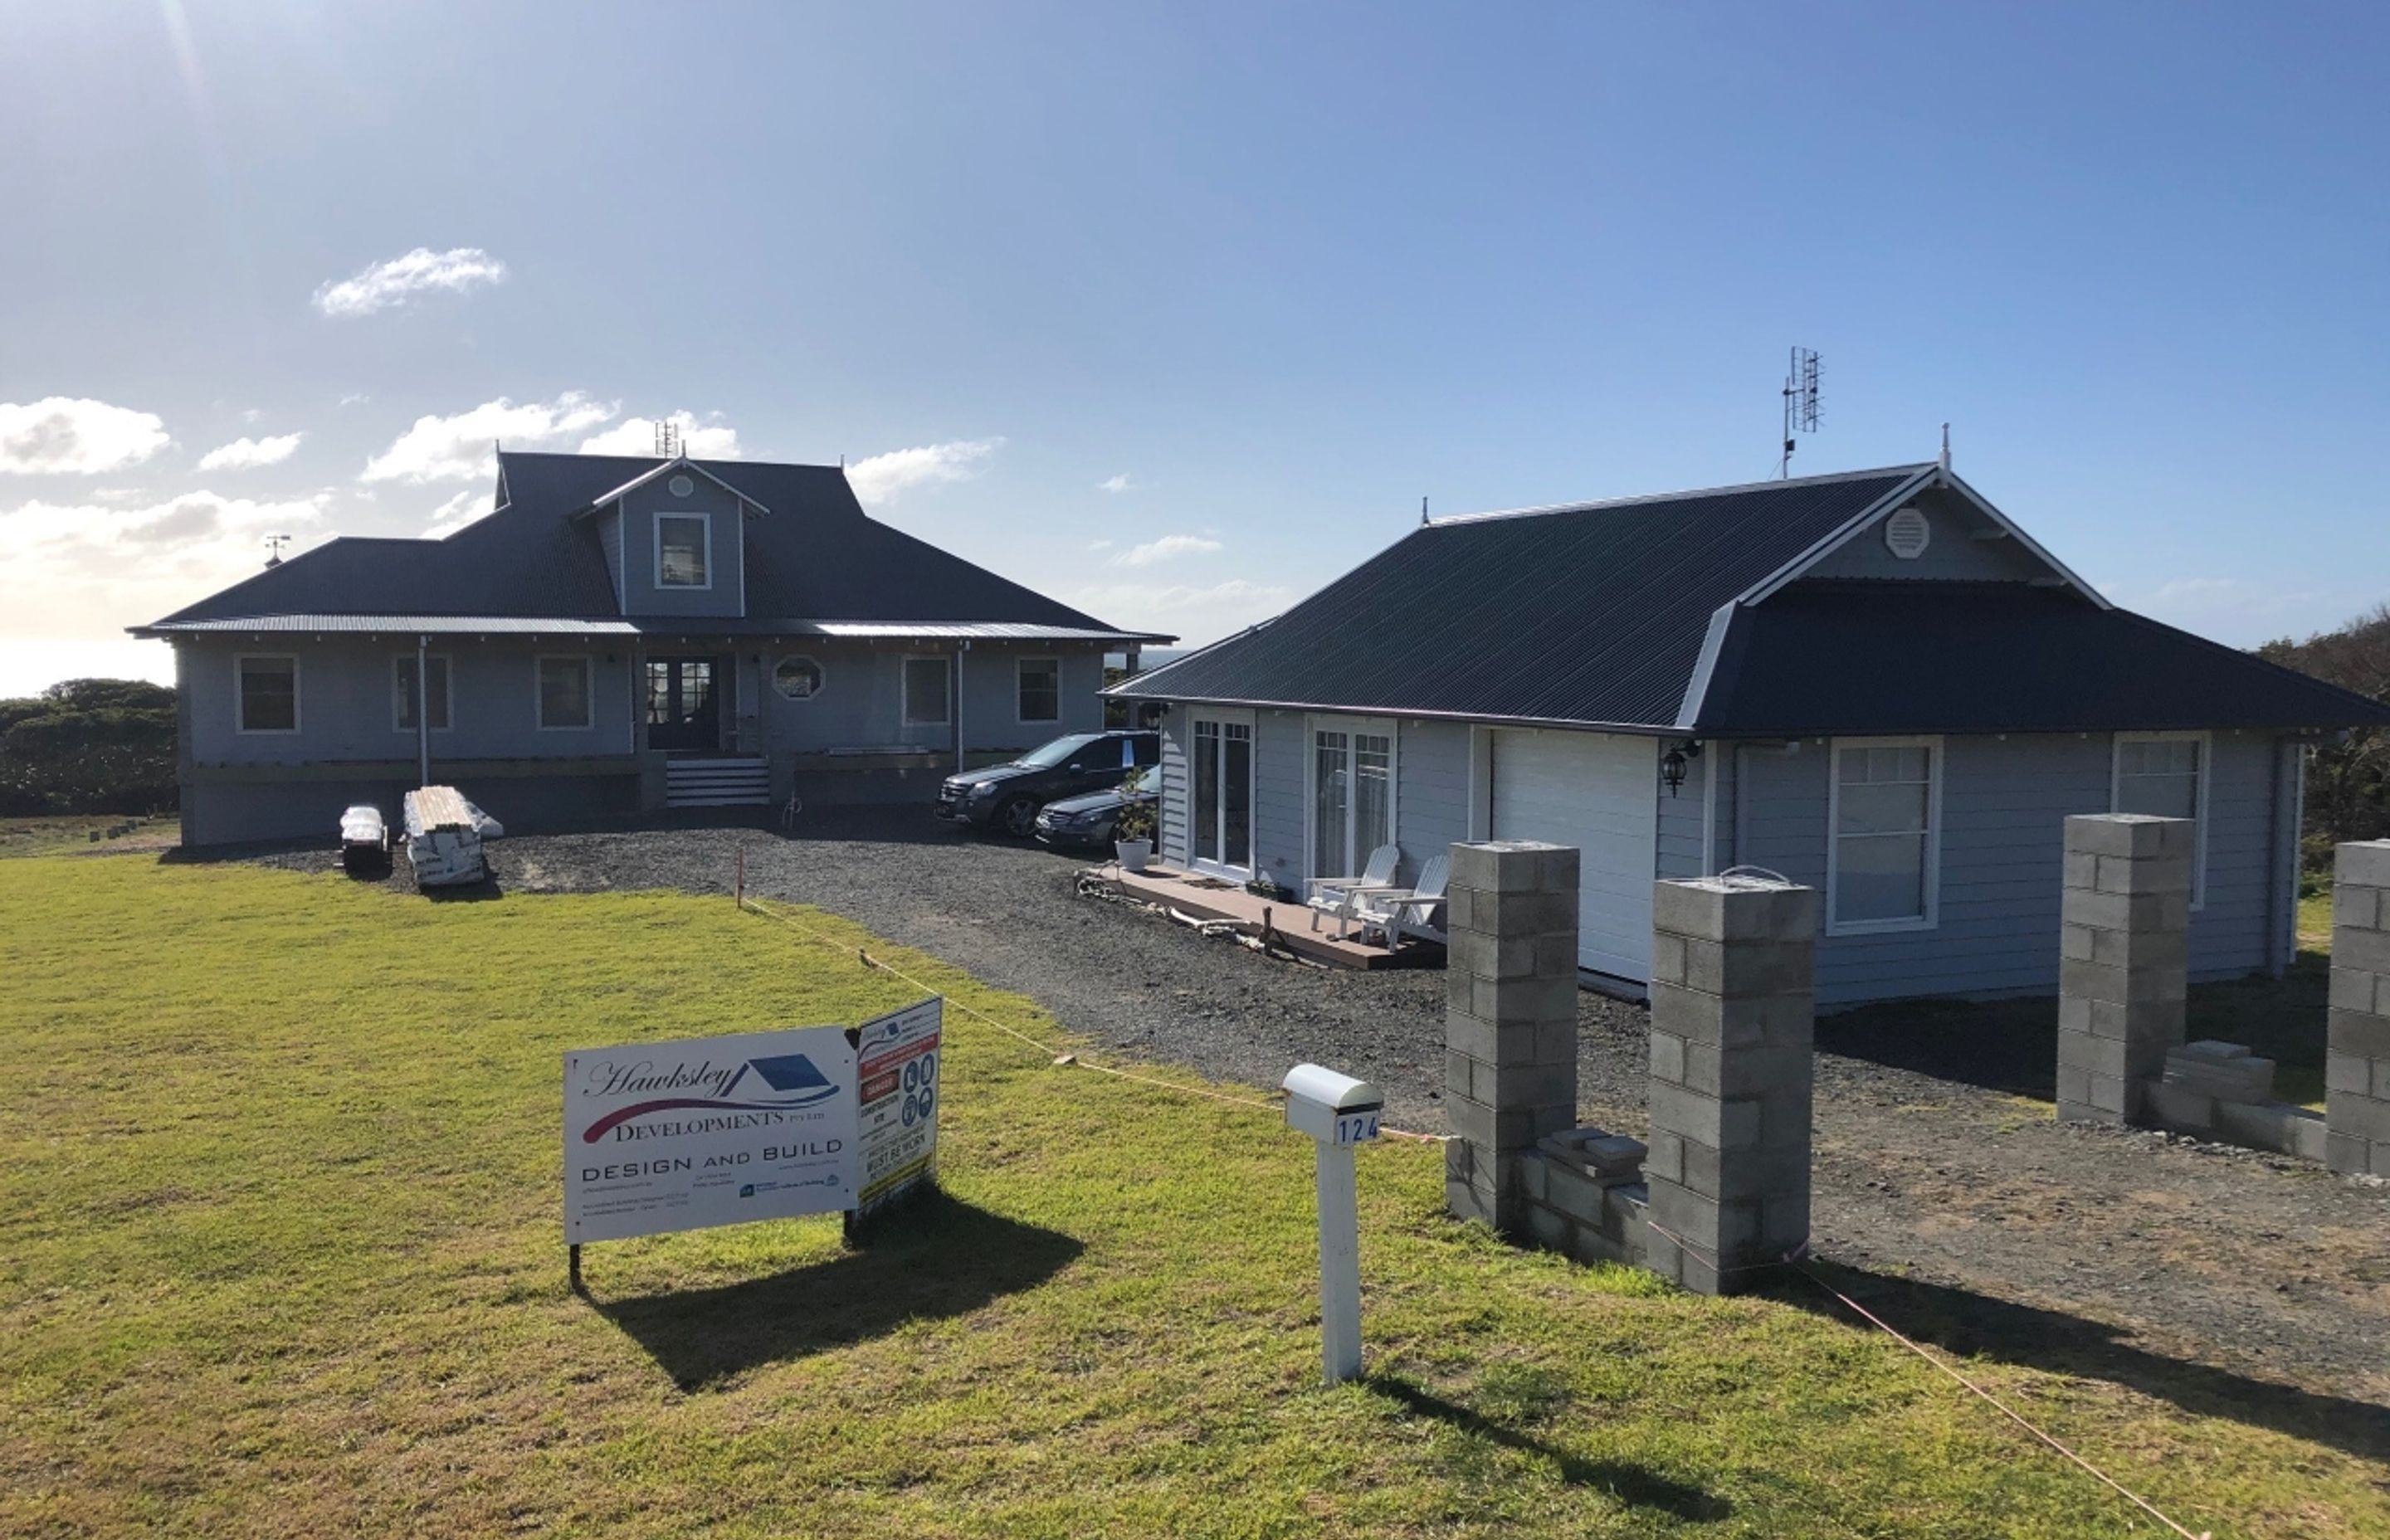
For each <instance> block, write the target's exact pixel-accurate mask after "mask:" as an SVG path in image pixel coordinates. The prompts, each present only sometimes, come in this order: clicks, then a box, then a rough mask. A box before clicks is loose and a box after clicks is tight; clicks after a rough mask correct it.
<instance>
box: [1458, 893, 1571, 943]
mask: <svg viewBox="0 0 2390 1540" xmlns="http://www.w3.org/2000/svg"><path fill="white" fill-rule="evenodd" d="M1451 892H1452V890H1451V887H1450V885H1449V884H1448V883H1447V884H1446V889H1445V893H1446V898H1445V904H1446V909H1445V914H1446V918H1451V919H1452V922H1453V923H1454V924H1455V925H1458V924H1459V923H1460V921H1459V920H1458V918H1453V916H1454V912H1453V910H1452V908H1451V902H1452V901H1451ZM1469 912H1470V918H1469V926H1470V928H1471V930H1484V931H1486V932H1488V933H1490V934H1495V935H1504V936H1540V935H1544V934H1547V933H1548V932H1550V931H1554V930H1574V929H1575V928H1576V892H1575V890H1574V888H1572V889H1568V890H1566V891H1563V892H1551V891H1548V890H1545V889H1536V890H1534V891H1532V892H1478V891H1476V890H1474V889H1472V890H1471V900H1470V905H1469Z"/></svg>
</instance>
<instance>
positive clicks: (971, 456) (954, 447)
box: [846, 438, 1004, 503]
mask: <svg viewBox="0 0 2390 1540" xmlns="http://www.w3.org/2000/svg"><path fill="white" fill-rule="evenodd" d="M1003 447H1004V441H1003V440H1002V439H1000V438H997V439H958V440H957V441H955V442H954V443H931V444H923V445H921V446H920V447H919V448H918V449H892V450H890V451H889V452H888V453H887V454H885V455H874V456H871V458H869V459H867V460H857V461H855V462H854V464H853V465H851V466H848V467H847V468H846V481H847V484H848V485H849V486H852V487H853V488H854V495H855V496H856V497H857V498H859V499H860V500H862V501H864V502H866V503H893V502H894V501H896V499H898V498H899V497H902V496H903V495H904V494H906V493H907V492H910V491H912V490H913V489H914V488H915V487H922V486H933V485H935V484H937V483H939V482H941V481H969V480H970V478H971V477H973V476H976V475H978V474H979V468H980V462H981V461H982V460H984V459H986V458H987V457H988V456H990V455H993V454H995V453H996V451H997V450H998V449H1001V448H1003Z"/></svg>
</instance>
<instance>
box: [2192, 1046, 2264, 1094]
mask: <svg viewBox="0 0 2390 1540" xmlns="http://www.w3.org/2000/svg"><path fill="white" fill-rule="evenodd" d="M2165 1079H2166V1080H2167V1081H2168V1082H2169V1083H2171V1084H2177V1085H2181V1086H2184V1087H2186V1088H2187V1089H2190V1090H2193V1091H2204V1092H2205V1093H2206V1094H2207V1095H2209V1096H2211V1097H2219V1098H2222V1099H2226V1100H2231V1101H2271V1100H2273V1099H2274V1061H2273V1060H2272V1059H2259V1058H2257V1057H2255V1055H2252V1056H2250V1057H2249V1058H2247V1059H2233V1060H2232V1061H2231V1062H2229V1063H2226V1064H2216V1063H2209V1062H2204V1061H2202V1060H2199V1059H2188V1060H2185V1059H2176V1058H2175V1057H2174V1056H2173V1055H2171V1054H2169V1055H2167V1056H2166V1064H2165Z"/></svg>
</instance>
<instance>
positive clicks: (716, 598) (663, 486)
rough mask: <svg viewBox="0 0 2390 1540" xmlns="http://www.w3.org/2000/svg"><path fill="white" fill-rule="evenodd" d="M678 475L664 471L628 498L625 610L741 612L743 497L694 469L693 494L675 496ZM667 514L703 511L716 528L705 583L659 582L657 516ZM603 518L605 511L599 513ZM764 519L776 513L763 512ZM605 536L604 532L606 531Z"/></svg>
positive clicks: (744, 544)
mask: <svg viewBox="0 0 2390 1540" xmlns="http://www.w3.org/2000/svg"><path fill="white" fill-rule="evenodd" d="M674 480H675V478H673V477H670V476H660V477H658V478H656V479H655V480H654V481H649V483H648V484H647V485H645V486H643V487H640V488H639V489H638V490H637V491H636V492H633V493H632V494H629V495H628V496H626V497H624V498H623V499H622V503H621V507H622V512H623V526H622V541H623V549H622V556H621V558H620V559H621V561H622V563H623V570H622V577H621V580H620V587H621V593H622V596H623V613H624V614H626V615H736V614H739V613H740V612H741V611H740V609H739V603H740V598H741V595H742V590H741V589H740V587H739V581H740V572H741V571H742V568H743V565H744V563H745V560H746V549H747V538H746V533H745V532H746V526H745V525H744V523H743V522H742V521H741V520H742V515H741V513H740V508H741V507H742V506H743V505H741V504H740V503H739V499H738V498H736V497H734V496H732V495H731V494H729V493H728V492H726V491H724V490H723V488H722V486H721V485H720V483H718V482H716V481H713V478H711V477H707V476H699V475H694V474H692V475H691V476H690V477H689V478H688V480H689V481H690V483H691V485H690V488H689V493H688V495H687V496H686V497H679V496H675V495H674V494H673V491H672V483H673V481H674ZM666 513H688V514H703V515H704V516H705V518H706V520H707V523H708V527H709V528H711V530H712V531H713V546H712V550H711V551H710V553H709V560H708V564H707V568H706V576H707V577H708V578H709V579H710V580H711V581H710V584H709V585H708V586H706V587H703V588H664V587H660V586H658V585H657V583H656V580H655V574H656V517H657V516H658V515H659V514H666ZM604 517H605V516H604V514H603V513H602V512H601V513H600V514H598V518H600V519H603V518H604ZM756 517H757V518H759V519H768V518H771V517H773V516H772V515H770V514H758V515H756ZM601 538H602V535H601Z"/></svg>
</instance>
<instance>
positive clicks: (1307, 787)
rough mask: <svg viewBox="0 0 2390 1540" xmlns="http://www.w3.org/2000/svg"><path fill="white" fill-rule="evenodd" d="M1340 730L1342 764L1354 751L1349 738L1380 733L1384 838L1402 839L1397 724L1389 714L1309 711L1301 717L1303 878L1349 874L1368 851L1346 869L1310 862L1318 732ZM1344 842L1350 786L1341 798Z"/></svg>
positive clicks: (1315, 841) (1348, 840)
mask: <svg viewBox="0 0 2390 1540" xmlns="http://www.w3.org/2000/svg"><path fill="white" fill-rule="evenodd" d="M1321 733H1343V735H1344V752H1345V755H1346V761H1345V763H1346V764H1347V765H1348V766H1349V765H1350V764H1351V763H1352V760H1351V756H1352V755H1353V754H1354V752H1355V750H1354V748H1353V739H1354V738H1357V737H1358V736H1360V735H1361V734H1363V733H1370V734H1376V735H1381V736H1383V737H1384V738H1385V740H1386V838H1387V839H1389V840H1392V841H1394V842H1395V843H1396V844H1400V843H1401V842H1402V833H1401V831H1402V827H1403V818H1402V787H1403V736H1402V732H1401V728H1400V725H1399V724H1398V723H1397V722H1396V721H1395V720H1394V718H1393V717H1390V716H1336V715H1324V714H1313V715H1308V716H1305V717H1304V719H1303V867H1304V876H1306V877H1349V876H1351V875H1352V873H1353V872H1357V871H1359V870H1360V869H1361V868H1360V866H1359V862H1361V861H1367V860H1368V856H1369V853H1368V851H1362V852H1360V853H1358V856H1357V859H1356V864H1355V865H1354V866H1352V867H1351V868H1350V870H1348V871H1341V872H1321V871H1313V870H1312V869H1311V866H1312V864H1313V863H1314V862H1315V861H1317V859H1318V851H1319V735H1320V734H1321ZM1344 843H1345V848H1346V849H1347V850H1348V851H1349V850H1350V849H1351V848H1352V843H1353V796H1352V790H1351V788H1350V787H1347V788H1346V790H1345V797H1344Z"/></svg>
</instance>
